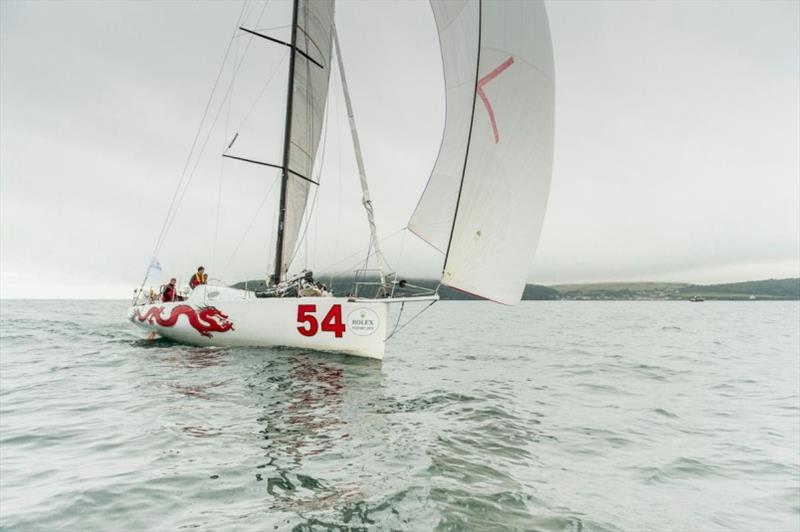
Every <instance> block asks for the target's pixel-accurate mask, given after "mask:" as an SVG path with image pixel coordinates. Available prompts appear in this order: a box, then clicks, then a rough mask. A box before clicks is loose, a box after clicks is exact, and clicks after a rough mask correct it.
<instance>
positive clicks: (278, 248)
mask: <svg viewBox="0 0 800 532" xmlns="http://www.w3.org/2000/svg"><path fill="white" fill-rule="evenodd" d="M298 2H299V0H293V2H292V45H291V48H290V49H289V54H290V56H289V86H288V89H287V92H286V127H285V129H284V134H283V174H282V176H281V201H280V205H279V207H278V238H277V242H276V245H275V282H276V283H277V282H280V281H282V280H283V274H284V268H283V236H284V235H283V233H284V226H285V220H286V185H287V183H288V182H289V152H290V149H291V146H292V100H293V96H294V58H295V53H296V52H297V4H298Z"/></svg>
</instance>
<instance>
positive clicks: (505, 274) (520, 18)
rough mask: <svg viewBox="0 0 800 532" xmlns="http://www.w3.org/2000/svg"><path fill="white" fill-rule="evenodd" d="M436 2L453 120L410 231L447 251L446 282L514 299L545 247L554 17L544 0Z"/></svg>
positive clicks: (492, 296) (505, 300) (512, 301)
mask: <svg viewBox="0 0 800 532" xmlns="http://www.w3.org/2000/svg"><path fill="white" fill-rule="evenodd" d="M431 5H432V7H433V12H434V17H435V18H436V26H437V29H438V30H439V38H440V44H441V48H442V62H443V66H444V74H445V89H446V93H447V97H448V101H447V107H446V112H447V120H446V125H445V131H444V135H443V140H442V147H441V150H440V153H439V157H438V159H437V161H436V165H435V166H434V170H433V173H432V175H431V178H430V180H429V182H428V185H427V187H426V189H425V192H424V193H423V196H422V198H421V199H420V202H419V205H418V206H417V209H416V210H415V212H414V214H413V216H412V219H411V222H410V223H409V228H410V229H411V230H412V231H413V232H415V233H416V234H417V235H419V236H420V237H421V238H422V239H424V240H426V241H428V242H429V243H431V244H432V245H433V246H434V247H436V248H437V249H439V250H442V251H446V253H447V258H446V262H445V265H444V271H443V273H442V283H443V284H445V285H447V286H451V287H453V288H457V289H460V290H463V291H465V292H469V293H472V294H476V295H478V296H481V297H484V298H487V299H492V300H495V301H498V302H501V303H506V304H515V303H516V302H518V301H519V300H520V297H521V296H522V292H523V290H524V288H525V282H526V279H527V276H528V270H529V268H530V265H531V262H532V261H533V256H534V253H535V251H536V245H537V243H538V239H539V233H540V232H541V228H542V222H543V218H544V212H545V208H546V206H547V196H548V192H549V188H550V176H551V173H552V161H553V119H554V86H553V81H554V80H553V52H552V45H551V42H550V29H549V26H548V23H547V14H546V12H545V8H544V4H543V3H542V2H534V1H529V0H523V1H516V0H505V1H503V2H494V1H491V2H490V1H485V2H481V1H480V0H462V1H460V2H453V1H450V0H431ZM478 42H479V43H480V49H479V50H478V49H477V45H476V44H475V43H478ZM470 63H471V67H472V69H473V70H472V74H470V73H469V71H468V69H469V67H470ZM476 72H477V80H476ZM465 86H466V87H467V88H468V90H469V96H468V97H467V96H466V92H467V90H466V89H464V87H465ZM473 95H474V96H473ZM465 117H466V118H465ZM470 125H471V128H470ZM461 172H463V178H462V174H461ZM459 189H460V192H459ZM454 213H455V221H454V220H453V216H454ZM448 222H449V226H448ZM451 227H452V235H451V234H450V228H451ZM448 241H449V247H448Z"/></svg>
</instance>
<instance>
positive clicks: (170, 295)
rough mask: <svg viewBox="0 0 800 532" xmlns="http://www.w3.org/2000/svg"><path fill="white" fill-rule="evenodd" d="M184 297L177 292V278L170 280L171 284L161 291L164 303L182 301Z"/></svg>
mask: <svg viewBox="0 0 800 532" xmlns="http://www.w3.org/2000/svg"><path fill="white" fill-rule="evenodd" d="M182 300H183V298H182V297H181V296H179V295H178V294H176V293H175V278H174V277H173V278H172V279H170V280H169V284H168V285H166V286H165V287H164V291H163V292H161V301H163V302H164V303H171V302H172V301H182Z"/></svg>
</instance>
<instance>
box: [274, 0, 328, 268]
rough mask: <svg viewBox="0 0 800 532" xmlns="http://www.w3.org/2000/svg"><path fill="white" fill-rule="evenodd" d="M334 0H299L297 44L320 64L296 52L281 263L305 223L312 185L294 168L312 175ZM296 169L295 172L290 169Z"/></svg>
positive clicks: (289, 254) (291, 252)
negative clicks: (304, 215) (304, 216)
mask: <svg viewBox="0 0 800 532" xmlns="http://www.w3.org/2000/svg"><path fill="white" fill-rule="evenodd" d="M333 16H334V1H333V0H299V1H298V5H297V49H298V50H299V51H301V52H303V53H305V54H307V55H308V56H309V57H311V58H312V59H314V60H315V61H316V62H317V63H319V64H320V65H322V67H320V66H318V65H316V64H314V63H313V62H311V61H309V60H308V59H307V58H306V57H305V56H304V55H303V54H301V53H299V52H298V53H295V58H294V61H295V66H294V90H293V91H292V92H293V98H292V125H291V143H290V145H289V170H290V173H289V179H288V181H287V183H286V215H285V218H284V232H283V258H284V261H285V262H284V264H283V265H282V267H281V272H282V273H285V272H286V271H287V270H288V269H289V266H290V260H291V257H293V256H294V255H295V253H294V248H295V246H296V244H297V239H298V236H299V234H300V226H301V225H302V223H303V213H304V212H305V208H306V201H307V199H308V191H309V189H310V187H312V186H314V185H312V184H311V183H310V182H308V181H306V180H305V179H302V178H300V177H298V176H297V174H299V175H301V176H304V177H307V178H309V179H311V173H312V170H313V167H314V158H315V157H316V154H317V147H318V146H319V140H320V133H321V131H322V122H323V120H324V117H325V103H326V100H327V97H328V82H329V80H330V72H331V66H332V65H331V37H332V28H333ZM293 172H294V173H293Z"/></svg>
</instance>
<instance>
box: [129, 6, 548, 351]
mask: <svg viewBox="0 0 800 532" xmlns="http://www.w3.org/2000/svg"><path fill="white" fill-rule="evenodd" d="M431 7H432V11H433V15H434V19H435V23H436V28H437V32H438V37H439V44H440V48H441V59H442V67H443V75H444V88H445V95H446V103H445V111H446V112H445V116H446V120H445V127H444V131H443V134H442V141H441V145H440V149H439V154H438V157H437V159H436V162H435V164H434V167H433V171H432V173H431V176H430V178H429V180H428V183H427V185H426V187H425V190H424V192H423V194H422V196H421V197H420V199H419V202H418V204H417V206H416V209H415V210H414V213H413V215H412V216H411V219H410V221H409V223H408V226H407V229H408V230H409V231H410V232H412V233H414V234H415V235H417V236H418V237H419V238H421V239H422V240H423V241H425V242H427V243H428V244H429V245H431V246H433V247H434V248H435V249H436V250H438V251H439V252H440V253H441V254H442V257H443V266H442V274H441V281H440V284H443V285H446V286H449V287H452V288H455V289H458V290H461V291H464V292H467V293H470V294H473V295H477V296H479V297H481V298H484V299H488V300H492V301H496V302H500V303H504V304H508V305H513V304H516V303H517V302H519V300H520V298H521V297H522V293H523V290H524V288H525V283H526V281H527V276H528V271H529V269H530V266H531V263H532V261H533V256H534V253H535V251H536V246H537V243H538V239H539V233H540V231H541V228H542V224H543V218H544V213H545V208H546V205H547V199H548V194H549V188H550V176H551V172H552V162H553V136H554V114H555V113H554V72H553V50H552V45H551V41H550V29H549V24H548V21H547V13H546V11H545V6H544V3H543V2H542V1H525V2H499V1H497V2H495V1H482V0H431ZM240 17H241V15H240ZM240 21H241V19H240ZM275 22H276V24H275V25H274V26H276V27H279V24H278V23H279V22H280V23H283V22H285V23H286V24H287V27H288V28H290V32H291V39H290V40H289V42H285V41H282V40H280V39H278V38H276V36H275V35H267V34H264V33H261V31H262V30H258V28H253V29H248V28H244V27H242V26H240V25H238V24H237V26H238V28H239V30H241V31H242V32H244V33H243V34H241V35H242V36H243V37H244V38H248V39H251V40H253V39H255V40H257V41H258V42H259V44H262V45H264V46H275V44H276V43H277V44H280V45H283V46H286V47H288V49H289V52H288V53H289V67H288V80H287V82H288V90H287V97H286V115H285V125H284V137H283V154H282V155H283V158H282V161H280V162H279V161H268V162H266V161H263V160H262V161H259V160H257V159H258V156H257V155H254V154H247V153H243V154H237V155H236V156H234V155H232V154H230V153H228V152H229V151H230V150H231V149H232V147H233V145H234V143H235V141H236V139H237V138H238V137H239V133H238V132H236V134H235V135H234V136H233V140H231V142H230V144H229V145H228V147H227V149H225V153H223V154H222V156H223V157H228V158H230V159H236V160H238V161H241V162H243V163H251V164H256V165H261V166H259V168H264V169H265V170H264V171H265V172H273V173H275V172H276V171H280V174H279V175H278V174H277V173H275V176H276V178H278V177H279V178H280V193H279V195H278V198H279V201H277V202H276V203H277V205H276V206H275V207H276V210H277V224H276V227H275V230H276V235H277V238H276V247H275V252H274V255H273V256H272V264H271V266H269V267H268V271H269V272H270V274H269V275H267V276H265V277H267V280H266V286H265V287H264V288H263V289H260V290H258V291H253V290H244V289H239V288H234V287H232V286H215V285H205V284H201V285H199V286H197V287H196V288H194V290H192V291H191V292H190V293H188V294H186V295H187V297H186V298H185V300H182V301H166V302H162V301H161V297H159V296H158V290H157V289H152V288H150V289H146V288H145V286H146V284H147V280H148V276H145V280H144V281H143V282H142V285H141V287H140V288H139V289H138V290H137V291H136V292H135V295H134V299H133V301H132V303H131V307H130V309H129V313H128V317H129V319H130V320H131V321H132V322H133V323H134V324H136V325H137V326H139V327H142V328H144V329H146V330H148V331H150V332H155V333H158V334H160V335H162V336H164V337H167V338H170V339H172V340H176V341H179V342H183V343H187V344H193V345H215V346H288V347H297V348H303V349H315V350H322V351H333V352H340V353H347V354H353V355H359V356H364V357H371V358H378V359H381V358H383V355H384V350H385V344H386V341H387V340H388V338H390V337H391V336H392V335H393V334H394V333H395V332H396V331H398V330H400V329H401V328H403V327H404V326H405V325H407V324H408V323H409V322H410V321H412V320H413V319H414V318H416V317H417V316H418V315H419V314H420V313H421V312H422V311H424V310H425V308H427V307H425V308H423V309H422V310H420V311H419V312H418V313H415V314H414V315H413V316H412V317H411V318H410V319H407V320H406V321H405V322H401V319H400V317H401V316H402V309H403V308H405V306H406V303H427V305H428V306H430V305H432V304H433V303H434V302H436V301H437V300H438V294H437V290H438V289H437V290H427V289H423V288H421V287H414V286H412V285H410V284H408V283H406V282H405V281H403V280H402V279H401V278H400V277H399V276H398V275H397V274H396V273H394V272H391V271H390V270H389V268H388V267H387V263H386V261H385V259H384V258H383V255H382V253H381V248H380V239H379V238H378V235H377V230H376V226H375V219H374V216H373V203H372V200H371V198H370V193H369V187H368V184H367V177H366V171H365V168H364V162H363V159H362V156H361V145H360V143H359V138H358V133H357V130H356V122H355V115H354V111H353V106H352V103H351V101H350V93H349V90H348V87H347V80H346V78H345V71H344V63H343V59H342V53H341V52H342V50H341V48H340V46H339V42H338V37H337V35H336V27H335V25H334V0H293V3H292V19H291V21H289V20H286V21H275ZM257 30H258V31H257ZM364 45H365V46H368V43H364ZM334 48H335V50H336V54H335V55H336V61H335V63H334V61H332V56H333V50H334ZM334 64H336V65H338V72H339V74H340V75H339V79H340V81H341V85H342V91H343V94H344V100H345V104H346V109H347V115H348V119H349V126H350V133H351V136H352V140H353V149H354V155H355V159H356V162H357V166H358V173H359V178H360V182H361V192H362V200H361V203H362V205H363V207H364V209H365V212H366V221H367V224H368V226H369V230H370V246H369V249H368V251H367V253H366V255H367V258H366V260H365V261H364V264H365V267H364V270H366V263H367V261H368V260H369V259H370V258H371V257H372V258H374V260H375V262H376V264H377V267H376V270H375V271H376V275H375V277H376V278H377V280H376V281H375V282H373V283H355V284H354V286H353V287H352V289H351V290H350V291H349V292H348V293H346V294H344V295H340V296H336V295H334V294H332V293H330V292H329V291H328V290H327V287H325V286H323V285H321V283H319V282H317V281H315V279H314V277H313V274H312V273H311V272H310V271H307V270H302V271H300V272H299V273H294V274H292V273H291V272H290V268H291V266H292V261H293V259H294V258H295V256H296V255H297V250H298V249H299V247H300V244H301V242H303V239H305V238H306V233H307V231H306V230H305V229H304V228H307V225H308V223H309V220H310V218H311V217H310V215H309V216H306V209H307V207H309V208H311V209H312V210H313V209H314V202H312V201H308V199H309V190H313V189H312V187H319V185H320V181H321V180H320V178H319V177H318V173H320V172H316V173H315V170H318V169H319V168H320V166H321V165H319V164H315V161H316V158H317V157H316V156H317V148H318V147H319V144H320V138H321V133H322V130H323V125H324V124H325V123H326V121H325V107H326V101H327V98H328V92H329V87H328V84H329V80H330V73H331V69H332V68H333V67H334ZM386 64H391V61H387V63H386ZM212 95H213V92H212ZM223 103H224V100H223ZM389 126H390V125H389ZM322 153H323V154H324V150H322ZM262 159H263V158H262ZM179 188H180V182H179ZM176 194H177V191H176ZM179 204H180V201H178V202H177V203H175V200H174V199H173V205H179ZM309 204H310V205H309ZM172 209H173V207H172V205H171V206H170V212H169V213H168V216H167V219H168V220H169V217H170V216H174V213H173V212H172ZM176 209H177V207H176ZM165 227H166V228H167V230H168V228H169V225H167V224H166V223H165ZM165 234H166V233H165V232H164V230H163V229H162V234H161V235H159V238H158V240H157V243H156V247H155V250H154V253H153V258H152V259H151V264H158V259H157V257H158V255H159V250H160V249H161V246H162V244H163V241H164V237H165ZM148 271H149V270H148ZM367 285H371V286H367ZM392 304H396V305H399V306H400V316H398V317H397V318H393V319H392V323H391V324H390V323H388V316H389V305H392Z"/></svg>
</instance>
